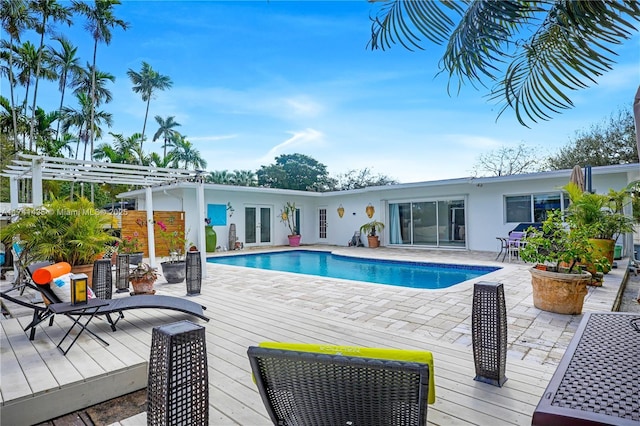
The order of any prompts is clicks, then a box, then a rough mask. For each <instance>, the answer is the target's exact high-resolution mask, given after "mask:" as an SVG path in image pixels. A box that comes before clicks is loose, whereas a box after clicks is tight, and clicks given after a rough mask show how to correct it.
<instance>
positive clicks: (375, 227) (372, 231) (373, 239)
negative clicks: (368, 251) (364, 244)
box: [360, 220, 384, 248]
mask: <svg viewBox="0 0 640 426" xmlns="http://www.w3.org/2000/svg"><path fill="white" fill-rule="evenodd" d="M383 229H384V223H382V222H378V221H377V220H373V221H371V222H367V223H365V224H364V225H362V226H361V227H360V232H361V233H365V234H367V239H368V242H369V247H371V248H375V247H379V246H380V240H379V239H378V235H376V232H381V231H382V230H383Z"/></svg>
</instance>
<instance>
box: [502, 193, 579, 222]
mask: <svg viewBox="0 0 640 426" xmlns="http://www.w3.org/2000/svg"><path fill="white" fill-rule="evenodd" d="M504 205H505V217H506V222H507V223H521V222H542V221H544V220H545V219H546V218H547V212H548V211H549V210H557V209H561V210H563V211H564V209H565V208H566V207H567V206H568V205H569V197H568V196H567V195H566V194H564V193H562V192H546V193H540V194H527V195H509V196H505V197H504Z"/></svg>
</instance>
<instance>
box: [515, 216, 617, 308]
mask: <svg viewBox="0 0 640 426" xmlns="http://www.w3.org/2000/svg"><path fill="white" fill-rule="evenodd" d="M520 256H521V258H522V260H524V261H525V262H532V263H535V264H536V265H535V266H534V267H533V268H531V269H530V270H529V272H530V273H531V285H532V288H533V305H534V306H535V307H536V308H538V309H542V310H544V311H549V312H556V313H559V314H580V313H581V312H582V305H583V303H584V297H585V296H586V294H587V284H588V283H589V282H590V281H591V274H590V273H589V272H587V271H583V270H582V267H581V266H580V263H581V262H584V261H590V262H594V263H595V264H596V265H598V267H599V268H601V267H602V262H603V259H599V260H596V259H593V258H592V252H591V247H590V244H589V238H588V233H587V231H586V230H584V229H569V227H568V226H567V225H566V224H565V223H563V221H562V212H561V211H560V210H553V211H550V212H549V214H548V216H547V219H546V220H545V221H544V222H543V223H542V229H536V228H533V227H530V228H529V229H528V230H527V234H526V236H525V237H524V238H523V246H522V247H521V249H520ZM605 262H606V260H605Z"/></svg>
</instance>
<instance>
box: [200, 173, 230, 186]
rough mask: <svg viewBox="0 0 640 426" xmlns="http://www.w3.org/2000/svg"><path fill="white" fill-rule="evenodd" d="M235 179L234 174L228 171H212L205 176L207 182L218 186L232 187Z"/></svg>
mask: <svg viewBox="0 0 640 426" xmlns="http://www.w3.org/2000/svg"><path fill="white" fill-rule="evenodd" d="M235 178H236V176H235V174H234V173H233V172H230V171H229V170H214V171H212V172H209V174H208V175H207V182H209V183H217V184H220V185H233V184H234V182H235Z"/></svg>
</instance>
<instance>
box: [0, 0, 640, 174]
mask: <svg viewBox="0 0 640 426" xmlns="http://www.w3.org/2000/svg"><path fill="white" fill-rule="evenodd" d="M374 7H375V6H372V5H371V4H370V3H369V2H366V1H364V0H362V1H349V2H316V1H304V2H288V1H273V0H272V1H259V2H246V1H235V2H214V1H196V2H186V1H180V2H176V1H162V2H160V1H155V2H154V1H124V2H123V4H122V5H121V6H118V7H117V8H116V9H115V10H116V15H117V16H118V17H119V18H121V19H123V20H125V21H127V22H128V23H129V24H130V29H129V30H127V31H122V30H121V29H115V30H114V31H113V38H112V42H111V44H110V45H108V46H106V45H104V44H101V45H99V47H98V56H97V61H98V67H99V68H100V69H101V70H104V71H108V72H110V73H112V74H114V75H115V76H116V83H115V84H114V85H112V86H111V90H112V92H113V95H114V100H113V102H111V103H110V104H107V105H105V106H104V108H103V109H104V110H106V111H109V112H111V113H113V116H114V126H113V128H111V129H109V130H110V131H112V132H115V133H123V134H124V135H125V136H129V135H131V134H132V133H134V132H141V131H142V124H143V119H144V111H145V103H144V102H143V101H142V100H141V98H140V96H139V95H138V94H135V93H133V92H132V90H131V87H132V84H131V82H130V80H129V78H128V77H127V75H126V72H127V70H128V69H130V68H131V69H134V70H135V71H139V70H140V68H141V62H142V61H146V62H148V63H149V64H151V66H152V67H153V68H154V69H155V70H156V71H158V72H160V73H161V74H163V75H167V76H169V77H170V78H171V79H172V80H173V87H172V88H171V89H170V90H167V91H164V92H158V94H157V95H156V97H155V98H154V99H153V100H152V101H151V107H150V111H149V122H148V124H147V131H146V134H147V135H148V139H147V142H145V148H146V149H147V150H155V151H157V152H161V145H160V143H157V142H156V143H152V142H151V141H150V140H151V136H152V135H153V133H154V132H155V131H156V130H157V124H156V122H155V120H154V118H153V117H154V116H155V115H160V116H162V117H164V118H166V117H167V116H169V115H173V116H175V120H176V121H178V122H179V123H181V124H182V126H181V127H179V128H178V130H179V131H181V132H182V133H183V134H185V135H187V138H188V140H190V141H191V142H192V143H194V145H195V146H196V148H197V149H199V150H200V152H201V154H202V156H203V157H204V158H205V159H206V160H207V162H208V167H207V169H208V170H224V169H228V170H234V169H251V170H256V169H258V168H259V167H260V165H266V164H271V163H273V162H274V158H275V157H276V156H277V155H280V154H290V153H296V152H299V153H303V154H306V155H309V156H311V157H313V158H315V159H317V160H318V161H320V162H321V163H324V164H325V165H327V166H328V170H329V172H330V173H331V174H332V175H335V174H337V173H344V172H346V171H347V170H349V169H362V168H365V167H368V168H371V169H372V170H373V172H374V173H382V174H386V175H388V176H390V177H392V178H395V179H397V180H399V181H401V182H415V181H425V180H434V179H448V178H457V177H463V176H468V175H470V173H471V170H472V168H473V165H474V163H475V162H476V159H477V157H478V155H479V154H481V153H484V152H487V151H488V150H492V149H496V148H499V147H500V146H503V145H513V146H515V145H518V144H519V143H521V142H524V143H525V144H527V145H530V146H534V147H539V150H540V152H542V153H543V154H546V153H550V152H554V151H555V150H556V149H557V148H558V147H560V146H563V145H565V144H566V143H567V142H568V141H569V140H570V139H571V138H572V137H574V136H575V132H576V131H577V130H582V129H588V128H589V127H590V126H591V125H592V124H594V123H598V122H601V121H602V120H603V119H604V118H606V117H608V116H609V115H610V114H611V113H613V112H615V111H617V110H618V109H619V108H621V107H624V106H627V105H630V104H631V102H632V100H633V96H634V94H635V91H636V89H637V87H638V83H639V81H640V78H639V66H640V65H639V64H640V41H639V40H640V38H639V37H637V36H636V37H635V38H634V39H633V40H631V41H629V42H627V43H626V44H625V45H623V46H619V47H618V48H617V52H618V53H619V54H620V55H621V56H620V58H619V59H618V62H619V63H618V64H617V65H615V69H614V71H613V72H610V73H608V74H606V75H605V76H604V77H602V78H600V79H599V80H598V82H599V85H598V86H597V87H595V88H591V89H588V90H584V91H579V92H575V93H574V94H572V100H573V102H574V104H575V108H574V109H572V110H569V111H567V112H565V113H563V114H561V115H558V116H556V117H555V118H554V119H553V120H552V121H549V122H542V123H539V124H534V125H533V127H532V128H531V129H527V128H525V127H523V126H521V125H520V124H518V122H517V121H516V119H515V117H514V116H513V114H512V113H511V112H509V111H508V112H506V113H505V114H503V116H502V117H500V119H498V121H497V122H496V119H497V113H498V110H499V108H498V107H497V106H495V105H493V104H491V103H489V102H488V101H487V100H486V98H485V97H484V96H485V92H483V91H477V90H475V89H474V88H473V87H472V86H470V85H467V86H465V87H463V88H462V90H461V92H460V94H459V95H454V96H452V97H450V96H449V95H448V94H447V90H446V86H447V78H446V75H439V76H437V75H436V74H437V72H438V68H437V65H438V61H439V59H440V57H441V55H442V52H443V48H442V47H439V46H432V45H428V49H427V50H425V51H418V52H409V51H406V50H404V49H403V48H402V47H394V48H393V49H391V50H388V51H373V52H372V51H371V50H368V49H367V46H366V45H367V41H368V40H369V34H370V21H369V16H370V15H372V14H373V13H374V12H375V9H374ZM82 24H83V22H79V21H78V24H77V25H76V26H75V27H73V28H71V29H69V28H66V27H64V28H59V30H60V31H61V32H64V33H65V34H66V35H67V36H68V37H69V38H71V40H72V41H73V42H74V43H75V44H77V45H78V46H79V55H80V56H81V57H82V62H83V63H86V62H87V61H90V60H91V55H92V49H93V40H92V39H90V38H89V36H88V35H87V33H86V32H85V31H84V30H83V27H82ZM6 89H7V87H6V83H3V87H2V92H3V94H4V93H6V95H4V96H8V90H6ZM41 90H43V92H42V97H41V98H40V100H39V104H40V105H42V106H45V109H51V110H53V109H55V108H57V103H58V102H59V95H58V93H57V92H56V88H55V86H54V85H50V87H45V88H43V89H41ZM67 99H71V98H70V97H69V98H67ZM65 103H67V102H65ZM47 105H51V106H50V107H49V108H47ZM105 134H106V132H105ZM105 140H106V141H110V137H109V136H108V135H107V136H106V138H103V141H105Z"/></svg>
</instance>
